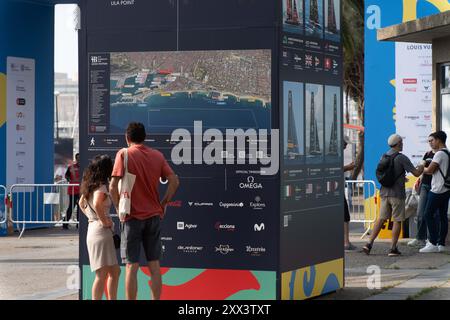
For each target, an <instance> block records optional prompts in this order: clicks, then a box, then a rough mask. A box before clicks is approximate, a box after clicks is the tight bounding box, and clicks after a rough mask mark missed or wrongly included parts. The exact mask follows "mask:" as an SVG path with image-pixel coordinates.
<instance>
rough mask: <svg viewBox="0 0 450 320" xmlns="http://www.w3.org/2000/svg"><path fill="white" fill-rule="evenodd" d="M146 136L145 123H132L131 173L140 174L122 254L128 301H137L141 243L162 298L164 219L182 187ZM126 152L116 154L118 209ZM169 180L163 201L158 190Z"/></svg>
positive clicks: (129, 140)
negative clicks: (162, 228) (161, 222)
mask: <svg viewBox="0 0 450 320" xmlns="http://www.w3.org/2000/svg"><path fill="white" fill-rule="evenodd" d="M145 137H146V133H145V128H144V125H143V124H142V123H135V122H133V123H130V124H129V125H128V128H127V132H126V140H127V144H128V171H129V173H131V174H134V175H136V181H135V183H134V186H133V190H132V191H131V212H130V215H128V216H127V217H126V218H125V220H124V221H122V222H123V225H122V236H121V239H122V240H121V248H120V255H121V257H122V262H123V263H126V275H125V290H126V298H127V299H128V300H136V296H137V271H138V270H139V257H140V248H141V243H142V245H143V247H144V253H145V256H146V259H147V262H148V267H149V270H150V273H151V277H152V285H151V289H152V293H153V299H155V300H159V299H160V296H161V288H162V281H161V272H160V265H159V260H160V256H161V249H162V246H161V229H160V220H161V219H162V218H163V217H164V214H165V212H166V206H167V204H168V203H169V202H170V200H171V199H172V197H173V196H174V195H175V192H176V190H177V189H178V186H179V180H178V177H177V176H176V175H175V173H174V172H173V171H172V169H171V168H170V166H169V164H168V163H167V161H166V159H165V158H164V156H163V154H162V153H161V152H159V151H157V150H154V149H151V148H149V147H147V146H145V145H144V141H145ZM123 153H124V150H123V149H122V150H120V151H119V152H118V153H117V155H116V160H115V162H114V169H113V172H112V179H111V183H110V194H111V197H112V199H113V203H114V206H115V207H116V208H118V205H119V187H118V186H119V180H120V178H121V177H123V175H124V172H125V167H124V155H123ZM161 178H162V179H165V180H167V181H168V187H167V191H166V194H165V196H164V198H163V199H162V200H160V197H159V192H158V187H159V184H160V179H161Z"/></svg>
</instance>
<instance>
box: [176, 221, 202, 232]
mask: <svg viewBox="0 0 450 320" xmlns="http://www.w3.org/2000/svg"><path fill="white" fill-rule="evenodd" d="M191 229H197V225H196V224H191V223H184V222H183V221H178V222H177V230H191Z"/></svg>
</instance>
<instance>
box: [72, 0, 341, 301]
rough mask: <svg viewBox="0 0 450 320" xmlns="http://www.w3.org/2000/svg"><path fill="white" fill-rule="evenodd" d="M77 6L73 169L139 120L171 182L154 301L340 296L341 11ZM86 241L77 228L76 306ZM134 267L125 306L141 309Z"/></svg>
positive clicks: (277, 6) (309, 3)
mask: <svg viewBox="0 0 450 320" xmlns="http://www.w3.org/2000/svg"><path fill="white" fill-rule="evenodd" d="M80 7H81V16H82V24H81V31H80V106H81V108H80V153H81V159H82V165H83V167H86V165H87V163H88V161H89V160H90V159H92V158H93V157H94V156H95V155H98V154H110V155H111V156H112V157H114V156H115V154H116V152H117V151H118V150H119V149H121V148H123V147H125V146H126V143H125V136H124V135H125V129H126V127H127V124H128V123H129V122H131V121H139V122H142V123H144V124H145V126H146V130H147V133H148V136H147V140H146V144H147V145H149V146H151V147H153V148H156V149H158V150H160V151H161V152H163V154H164V155H165V156H166V158H167V160H168V161H169V163H170V165H171V166H172V168H173V169H174V171H175V172H176V173H177V174H178V175H179V177H180V188H179V191H178V192H177V194H176V196H175V198H174V199H173V201H172V202H171V203H170V206H169V208H168V210H167V214H166V217H165V218H164V220H163V224H162V225H163V227H162V228H163V229H162V230H163V231H162V242H163V257H162V260H161V265H162V267H163V269H162V273H163V290H162V297H161V298H162V299H255V300H256V299H306V298H311V297H314V296H318V295H321V294H324V293H328V292H331V291H335V290H337V289H339V288H341V287H343V285H344V278H343V277H344V261H343V256H344V251H343V234H342V231H343V227H342V224H343V217H344V213H343V210H344V179H343V173H342V164H343V163H342V162H343V160H342V159H343V157H342V155H343V152H342V151H343V150H342V148H343V147H342V46H341V36H340V35H341V22H340V17H341V1H340V0H325V1H324V0H282V1H280V0H277V1H274V0H179V1H178V0H152V1H148V0H113V1H111V0H95V1H91V0H89V1H88V0H84V1H81V3H80ZM164 188H165V186H164V184H163V182H162V183H161V193H163V192H164ZM86 231H87V221H86V219H85V218H84V219H82V221H81V226H80V266H81V268H82V269H81V270H82V289H81V296H82V298H83V299H90V298H91V296H90V295H91V286H92V282H93V278H94V274H93V273H91V271H90V267H89V259H88V255H87V249H86V243H85V238H86ZM143 258H144V257H142V266H143V267H142V268H141V269H140V271H139V275H138V281H139V299H150V298H151V293H150V292H151V291H150V287H149V283H150V282H151V278H150V276H149V272H148V270H147V268H146V267H145V261H144V259H143ZM124 271H125V270H124V269H123V272H122V279H121V281H120V288H119V299H120V298H124V274H125V272H124Z"/></svg>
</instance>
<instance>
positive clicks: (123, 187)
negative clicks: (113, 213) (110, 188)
mask: <svg viewBox="0 0 450 320" xmlns="http://www.w3.org/2000/svg"><path fill="white" fill-rule="evenodd" d="M124 166H125V172H124V174H123V177H122V178H121V179H120V180H119V193H120V198H119V216H122V217H123V216H126V215H128V214H130V212H131V191H132V190H133V186H134V182H135V181H136V175H134V174H131V173H129V172H128V149H125V152H124Z"/></svg>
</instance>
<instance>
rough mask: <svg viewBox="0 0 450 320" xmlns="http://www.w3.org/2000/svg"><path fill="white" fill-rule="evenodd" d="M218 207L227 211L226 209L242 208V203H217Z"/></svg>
mask: <svg viewBox="0 0 450 320" xmlns="http://www.w3.org/2000/svg"><path fill="white" fill-rule="evenodd" d="M219 207H222V208H225V209H228V208H243V207H244V203H243V202H219Z"/></svg>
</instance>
